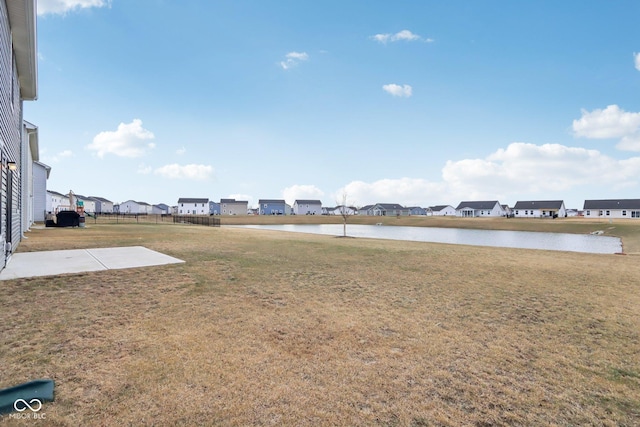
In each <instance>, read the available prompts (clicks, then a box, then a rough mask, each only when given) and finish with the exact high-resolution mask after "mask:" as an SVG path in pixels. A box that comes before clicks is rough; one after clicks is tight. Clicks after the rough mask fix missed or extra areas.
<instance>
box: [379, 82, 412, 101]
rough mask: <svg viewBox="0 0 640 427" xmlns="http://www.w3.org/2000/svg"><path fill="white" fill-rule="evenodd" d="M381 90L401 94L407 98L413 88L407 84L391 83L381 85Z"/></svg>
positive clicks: (394, 94)
mask: <svg viewBox="0 0 640 427" xmlns="http://www.w3.org/2000/svg"><path fill="white" fill-rule="evenodd" d="M382 90H384V91H385V92H387V93H390V94H391V95H393V96H401V97H405V98H409V97H410V96H411V95H412V94H413V88H412V87H411V86H409V85H402V86H400V85H397V84H395V83H391V84H388V85H384V86H382Z"/></svg>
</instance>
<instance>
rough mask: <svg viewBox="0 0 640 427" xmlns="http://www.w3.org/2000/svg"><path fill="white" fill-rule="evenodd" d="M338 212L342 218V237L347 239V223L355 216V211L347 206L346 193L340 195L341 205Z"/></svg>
mask: <svg viewBox="0 0 640 427" xmlns="http://www.w3.org/2000/svg"><path fill="white" fill-rule="evenodd" d="M338 212H339V213H340V216H341V217H342V237H347V221H348V220H349V217H350V216H351V215H354V214H355V210H354V209H353V208H351V207H349V206H347V193H342V204H340V205H339V206H338Z"/></svg>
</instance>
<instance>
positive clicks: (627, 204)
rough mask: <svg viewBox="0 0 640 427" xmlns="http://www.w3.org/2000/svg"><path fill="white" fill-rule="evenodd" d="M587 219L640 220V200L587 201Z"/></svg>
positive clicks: (585, 206) (585, 213) (585, 214)
mask: <svg viewBox="0 0 640 427" xmlns="http://www.w3.org/2000/svg"><path fill="white" fill-rule="evenodd" d="M583 214H584V217H585V218H621V219H626V218H629V219H640V199H607V200H585V201H584V208H583Z"/></svg>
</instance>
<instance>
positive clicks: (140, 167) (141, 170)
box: [136, 163, 153, 175]
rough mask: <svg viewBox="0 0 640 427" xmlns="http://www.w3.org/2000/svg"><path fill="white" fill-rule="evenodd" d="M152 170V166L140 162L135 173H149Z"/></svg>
mask: <svg viewBox="0 0 640 427" xmlns="http://www.w3.org/2000/svg"><path fill="white" fill-rule="evenodd" d="M152 171H153V168H152V167H151V166H147V165H145V164H144V163H140V164H139V165H138V170H137V171H136V173H139V174H140V175H149V174H150V173H151V172H152Z"/></svg>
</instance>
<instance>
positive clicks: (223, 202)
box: [220, 199, 249, 215]
mask: <svg viewBox="0 0 640 427" xmlns="http://www.w3.org/2000/svg"><path fill="white" fill-rule="evenodd" d="M248 207H249V202H248V201H246V200H236V199H220V209H222V212H221V215H246V214H247V212H248Z"/></svg>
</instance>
